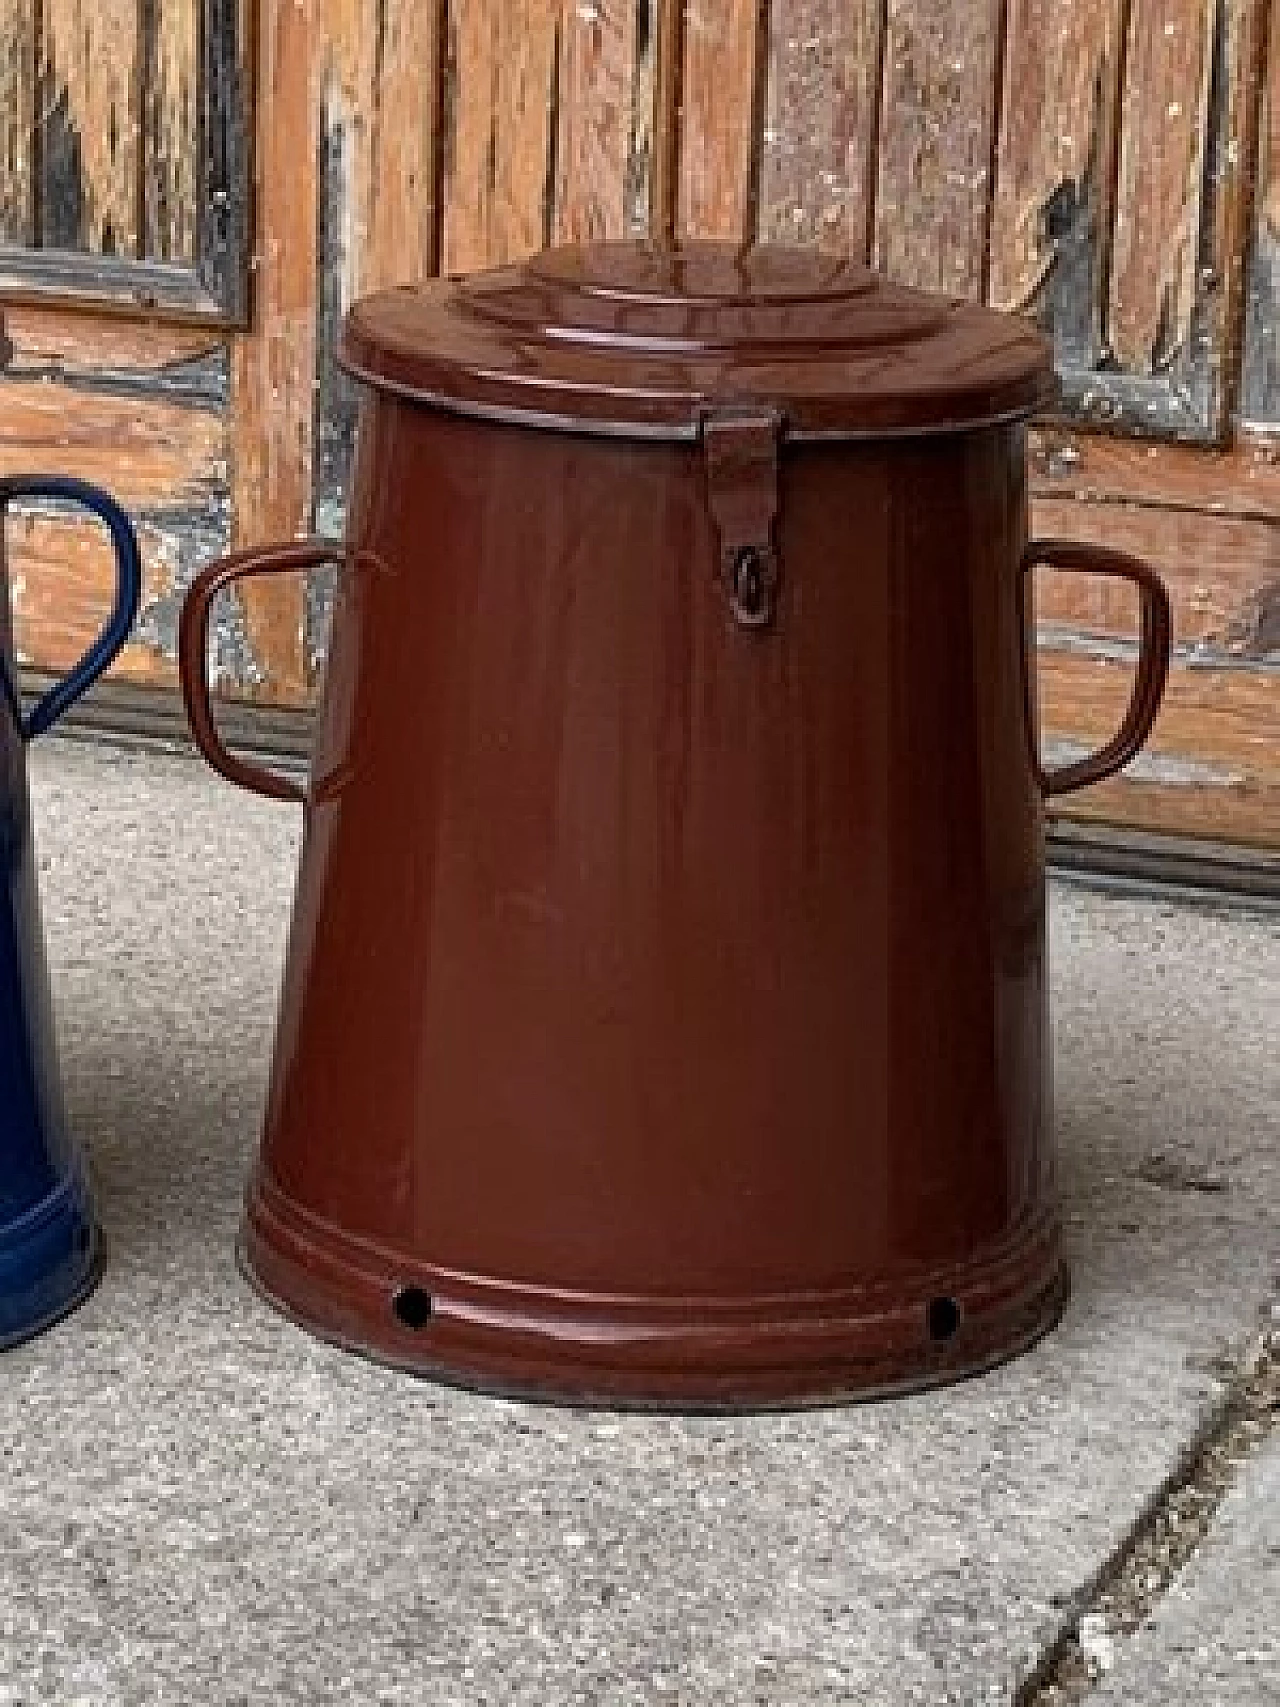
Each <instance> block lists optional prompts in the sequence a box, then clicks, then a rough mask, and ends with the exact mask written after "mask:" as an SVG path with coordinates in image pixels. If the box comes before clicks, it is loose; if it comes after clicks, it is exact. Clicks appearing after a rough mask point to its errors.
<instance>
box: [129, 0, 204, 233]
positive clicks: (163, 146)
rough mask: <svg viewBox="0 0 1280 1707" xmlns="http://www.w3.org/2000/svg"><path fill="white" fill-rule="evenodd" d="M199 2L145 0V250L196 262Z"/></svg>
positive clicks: (143, 92) (143, 5)
mask: <svg viewBox="0 0 1280 1707" xmlns="http://www.w3.org/2000/svg"><path fill="white" fill-rule="evenodd" d="M200 14H201V0H142V6H141V16H142V78H141V82H142V174H143V179H142V219H143V229H142V238H143V253H144V254H145V255H146V256H147V257H148V258H150V259H153V260H157V261H171V262H185V263H187V264H188V265H190V264H191V263H193V262H194V261H195V259H196V246H197V245H196V238H197V223H198V221H197V201H196V198H197V195H198V194H199V186H200V82H201V77H202V74H203V66H202V64H201V60H202V53H201V41H200V22H201V20H200Z"/></svg>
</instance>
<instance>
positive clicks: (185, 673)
mask: <svg viewBox="0 0 1280 1707" xmlns="http://www.w3.org/2000/svg"><path fill="white" fill-rule="evenodd" d="M344 561H345V553H344V551H343V549H342V547H341V546H340V545H337V544H335V543H334V542H333V541H332V540H327V539H307V540H299V541H298V542H297V543H296V544H294V545H280V546H274V547H272V548H270V549H267V550H262V551H241V552H237V553H235V554H234V555H233V556H231V557H224V558H222V559H221V560H220V561H219V562H217V563H211V564H210V565H209V567H208V568H207V569H204V570H202V571H201V573H200V574H199V575H197V576H196V578H195V580H194V581H193V582H192V583H191V587H190V589H189V590H188V592H187V596H186V598H185V600H184V601H183V605H182V615H181V618H180V620H179V624H178V671H179V675H180V677H181V681H182V697H183V699H184V701H185V702H186V707H187V719H188V721H189V723H190V725H191V733H192V735H193V736H194V738H195V743H196V745H197V746H198V747H199V749H200V751H201V752H202V753H203V754H204V756H205V758H206V759H207V760H208V762H209V764H210V765H211V766H212V767H213V769H214V770H216V771H217V772H218V774H219V776H224V777H226V779H227V781H228V782H234V783H236V784H237V785H238V786H239V787H240V788H247V789H248V790H249V791H250V793H252V794H262V795H265V796H266V797H267V799H269V800H288V801H292V802H293V803H294V804H295V805H299V804H305V802H306V799H307V790H306V789H305V788H301V787H299V786H298V784H297V783H295V782H290V781H289V780H288V778H286V777H282V776H275V775H273V773H272V772H271V771H269V770H264V769H263V768H262V767H261V766H259V765H251V764H249V763H247V762H246V761H245V760H244V759H237V758H235V757H234V756H233V755H232V754H231V753H229V752H228V751H227V749H226V748H225V747H224V746H223V744H222V741H221V739H220V738H219V735H218V731H217V727H216V725H215V723H214V719H213V708H212V706H211V705H210V703H209V668H208V659H209V611H210V607H211V606H212V604H213V601H214V599H215V597H216V596H217V595H218V594H219V593H220V592H221V591H222V589H223V588H224V587H229V586H230V585H231V584H232V582H234V581H240V580H244V579H246V578H247V577H249V576H252V575H284V574H297V573H300V572H302V571H305V570H307V569H318V568H319V567H320V566H321V565H322V564H325V563H332V564H336V565H337V566H338V567H339V568H340V567H341V566H342V564H343V563H344Z"/></svg>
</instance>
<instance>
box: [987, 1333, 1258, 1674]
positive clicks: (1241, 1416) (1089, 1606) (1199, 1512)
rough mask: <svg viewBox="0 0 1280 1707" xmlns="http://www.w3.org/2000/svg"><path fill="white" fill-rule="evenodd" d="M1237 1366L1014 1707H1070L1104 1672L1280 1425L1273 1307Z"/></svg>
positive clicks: (1078, 1597)
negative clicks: (1249, 1462) (1244, 1467)
mask: <svg viewBox="0 0 1280 1707" xmlns="http://www.w3.org/2000/svg"><path fill="white" fill-rule="evenodd" d="M1263 1321H1264V1326H1263V1328H1262V1330H1261V1332H1260V1334H1259V1335H1258V1336H1257V1337H1255V1338H1254V1340H1253V1341H1252V1342H1251V1343H1250V1345H1249V1346H1248V1348H1247V1349H1246V1351H1245V1352H1244V1354H1243V1356H1241V1357H1240V1359H1239V1360H1238V1361H1237V1363H1236V1364H1235V1366H1234V1369H1233V1371H1232V1373H1231V1375H1230V1377H1229V1379H1228V1381H1227V1384H1226V1387H1225V1389H1224V1391H1223V1393H1222V1394H1221V1396H1220V1397H1219V1398H1218V1400H1217V1402H1216V1403H1215V1404H1214V1405H1213V1406H1212V1408H1211V1409H1210V1411H1209V1412H1208V1414H1207V1415H1206V1416H1205V1418H1204V1420H1203V1422H1202V1423H1201V1425H1200V1427H1199V1428H1198V1429H1197V1430H1196V1432H1195V1434H1194V1435H1193V1437H1192V1439H1191V1441H1190V1442H1189V1443H1188V1445H1187V1447H1186V1449H1185V1451H1184V1452H1183V1453H1182V1455H1181V1456H1180V1458H1179V1460H1178V1463H1177V1464H1176V1465H1175V1466H1174V1468H1173V1470H1172V1471H1171V1472H1170V1474H1169V1475H1168V1476H1167V1477H1166V1478H1165V1480H1164V1482H1163V1483H1162V1484H1161V1485H1160V1487H1159V1488H1158V1489H1157V1490H1156V1493H1155V1494H1154V1495H1153V1497H1152V1498H1151V1499H1150V1500H1149V1501H1148V1502H1147V1504H1146V1506H1145V1507H1144V1508H1143V1510H1142V1511H1141V1512H1140V1513H1139V1515H1138V1517H1137V1519H1136V1521H1135V1522H1134V1524H1133V1526H1132V1528H1131V1529H1130V1530H1129V1532H1128V1534H1127V1535H1126V1536H1125V1537H1124V1539H1123V1540H1122V1541H1121V1542H1120V1544H1119V1546H1118V1547H1117V1548H1116V1549H1115V1551H1114V1552H1113V1553H1112V1554H1111V1555H1110V1557H1109V1558H1108V1559H1107V1560H1106V1561H1105V1562H1104V1564H1103V1565H1102V1566H1101V1568H1100V1569H1099V1570H1098V1571H1097V1572H1096V1573H1095V1575H1094V1576H1093V1577H1092V1579H1091V1580H1090V1581H1089V1582H1088V1583H1086V1584H1085V1586H1084V1587H1083V1588H1082V1589H1081V1590H1080V1591H1079V1593H1077V1594H1076V1595H1075V1597H1074V1598H1073V1601H1072V1603H1071V1606H1070V1608H1069V1610H1068V1612H1067V1615H1066V1617H1065V1619H1064V1621H1063V1624H1062V1626H1061V1628H1060V1629H1059V1631H1058V1634H1057V1636H1056V1637H1055V1638H1054V1640H1053V1641H1052V1642H1051V1643H1050V1644H1049V1646H1048V1647H1047V1648H1046V1650H1045V1652H1044V1653H1043V1654H1042V1655H1041V1658H1040V1660H1039V1661H1038V1663H1037V1664H1036V1665H1035V1666H1034V1667H1033V1669H1032V1670H1031V1672H1030V1673H1029V1674H1028V1675H1027V1676H1026V1677H1025V1678H1024V1679H1023V1681H1022V1683H1021V1684H1020V1685H1019V1687H1018V1689H1017V1690H1016V1691H1015V1693H1014V1696H1013V1707H1075V1704H1076V1703H1078V1702H1081V1701H1083V1700H1084V1699H1085V1698H1086V1697H1087V1696H1089V1695H1090V1694H1092V1692H1093V1691H1094V1689H1095V1688H1096V1687H1097V1686H1098V1684H1099V1683H1100V1682H1101V1681H1102V1679H1103V1677H1104V1676H1105V1675H1106V1673H1107V1672H1108V1671H1110V1670H1111V1668H1112V1665H1113V1663H1114V1657H1115V1647H1116V1644H1117V1641H1118V1639H1122V1638H1124V1637H1126V1636H1131V1635H1132V1634H1133V1633H1134V1631H1136V1630H1137V1629H1138V1628H1139V1627H1140V1626H1141V1625H1142V1624H1143V1623H1144V1622H1145V1621H1146V1620H1147V1619H1148V1618H1149V1617H1150V1616H1151V1614H1152V1612H1153V1611H1154V1610H1155V1607H1156V1606H1157V1604H1158V1603H1159V1602H1160V1600H1162V1599H1163V1597H1164V1596H1165V1594H1167V1592H1168V1590H1169V1587H1170V1585H1171V1584H1172V1583H1173V1581H1174V1579H1175V1578H1176V1577H1177V1576H1178V1575H1179V1574H1180V1573H1181V1572H1182V1571H1183V1570H1184V1569H1185V1567H1186V1565H1187V1564H1188V1562H1189V1561H1190V1559H1191V1558H1192V1557H1193V1555H1194V1554H1195V1552H1196V1550H1197V1549H1198V1547H1199V1545H1200V1543H1201V1541H1203V1539H1204V1537H1205V1536H1206V1535H1207V1534H1208V1532H1209V1529H1210V1527H1211V1525H1212V1523H1213V1519H1214V1517H1215V1515H1216V1513H1217V1511H1218V1507H1219V1506H1220V1505H1221V1503H1222V1500H1223V1497H1224V1496H1225V1494H1226V1492H1227V1490H1228V1488H1230V1487H1231V1485H1232V1484H1233V1483H1234V1482H1235V1480H1236V1478H1237V1477H1238V1475H1239V1473H1240V1469H1241V1466H1242V1465H1243V1464H1244V1463H1245V1461H1246V1460H1247V1459H1248V1458H1250V1457H1251V1456H1252V1455H1253V1454H1254V1453H1255V1452H1257V1450H1258V1449H1259V1447H1260V1446H1261V1445H1262V1444H1263V1442H1264V1441H1265V1440H1266V1439H1267V1438H1268V1437H1269V1436H1270V1434H1271V1433H1272V1432H1273V1430H1274V1429H1275V1428H1276V1427H1277V1424H1278V1423H1280V1304H1275V1303H1272V1304H1270V1305H1268V1306H1266V1307H1264V1311H1263Z"/></svg>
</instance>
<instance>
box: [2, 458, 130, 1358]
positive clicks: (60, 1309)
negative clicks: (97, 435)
mask: <svg viewBox="0 0 1280 1707" xmlns="http://www.w3.org/2000/svg"><path fill="white" fill-rule="evenodd" d="M14 497H40V498H50V497H51V498H54V499H58V500H72V501H75V502H77V503H81V504H84V505H86V506H87V507H88V508H90V509H92V510H94V511H95V512H96V513H97V514H98V515H100V516H101V517H102V518H103V520H104V521H105V522H106V523H107V525H108V528H109V529H110V531H111V535H112V541H113V544H114V546H115V549H116V560H117V575H118V585H117V594H116V607H115V610H114V611H113V613H112V616H111V620H110V621H109V623H108V625H107V627H106V629H105V630H104V632H103V633H102V635H101V636H100V637H99V639H98V641H97V642H96V644H95V645H94V646H93V647H92V648H91V649H90V651H89V652H88V653H87V654H86V656H85V658H84V659H82V660H81V662H80V664H79V665H77V667H76V669H75V670H73V671H72V672H71V674H70V675H69V676H68V677H67V678H66V679H65V680H63V681H62V682H59V683H58V684H57V685H56V686H55V687H54V688H53V689H52V690H51V691H50V692H49V693H48V694H46V695H45V697H44V698H43V699H42V700H41V701H40V702H39V703H38V704H37V705H36V706H35V707H34V708H33V709H32V710H31V711H30V712H25V713H24V711H23V709H22V705H21V701H20V699H19V695H18V689H17V670H16V664H15V657H14V647H13V638H12V614H11V609H10V602H9V588H8V577H7V575H3V574H0V876H2V878H3V885H2V890H0V1349H3V1348H4V1347H6V1346H10V1345H13V1344H15V1343H17V1342H18V1341H20V1340H24V1339H27V1338H29V1337H30V1336H31V1335H32V1334H35V1333H38V1332H39V1331H40V1330H41V1329H42V1328H44V1327H46V1326H48V1325H49V1324H50V1323H51V1322H53V1321H56V1320H57V1319H58V1318H59V1317H61V1316H63V1315H65V1314H66V1313H67V1312H68V1311H69V1310H71V1309H72V1308H73V1307H74V1306H75V1305H76V1304H78V1303H79V1302H80V1301H81V1300H82V1299H83V1298H84V1297H86V1296H87V1295H88V1293H89V1292H91V1291H92V1289H93V1287H94V1285H95V1283H96V1281H97V1278H98V1275H99V1273H100V1270H101V1255H102V1239H101V1234H100V1232H99V1229H98V1225H97V1221H96V1218H95V1215H94V1208H93V1201H92V1194H91V1191H90V1187H89V1181H88V1177H87V1174H86V1171H85V1167H84V1163H83V1159H82V1156H81V1153H80V1150H79V1147H78V1146H77V1144H76V1143H75V1141H74V1138H73V1136H72V1133H71V1131H70V1128H69V1126H68V1123H67V1116H66V1109H65V1106H64V1103H63V1096H62V1086H61V1079H60V1074H59V1070H58V1054H57V1041H56V1034H55V1030H54V1016H53V998H52V991H51V986H50V981H49V973H48V967H47V964H46V959H45V948H44V931H43V928H42V924H41V917H40V896H39V888H38V883H37V866H36V851H35V838H34V834H33V829H32V819H31V798H30V791H29V789H28V784H27V762H26V748H27V744H28V743H29V742H30V741H31V739H32V738H33V737H34V736H35V735H38V734H40V733H42V732H43V731H44V730H45V729H48V728H49V727H50V726H51V725H52V723H53V722H54V721H55V720H56V719H57V718H58V717H59V716H60V715H61V714H62V712H63V711H64V710H66V708H67V706H68V705H70V704H71V703H72V702H73V701H74V700H75V699H76V698H78V697H79V695H80V694H81V693H83V692H84V690H85V688H87V687H88V686H89V684H90V683H91V682H92V681H93V680H95V679H96V677H97V676H98V675H100V674H101V673H102V671H103V670H104V669H105V668H106V667H107V665H108V664H109V663H110V662H111V660H112V659H113V658H114V657H115V655H116V653H117V652H118V651H119V650H120V647H121V646H122V645H123V644H124V641H125V639H126V638H127V636H128V632H129V629H130V627H131V626H132V623H133V619H134V616H135V614H136V612H137V606H138V597H139V592H140V584H141V573H140V566H139V561H138V549H137V542H136V540H135V538H134V534H133V530H132V528H131V527H130V525H129V522H128V521H127V519H126V518H125V516H124V515H123V513H122V512H121V511H120V510H119V509H118V508H117V506H116V505H115V503H114V502H113V500H112V499H110V498H109V497H107V496H106V494H105V493H102V492H99V491H98V490H97V489H96V488H94V487H89V486H86V485H84V484H83V483H82V482H80V481H72V480H61V479H56V478H48V479H44V478H41V479H4V480H0V519H2V517H3V511H4V509H5V507H6V506H7V504H8V502H9V500H10V499H12V498H14Z"/></svg>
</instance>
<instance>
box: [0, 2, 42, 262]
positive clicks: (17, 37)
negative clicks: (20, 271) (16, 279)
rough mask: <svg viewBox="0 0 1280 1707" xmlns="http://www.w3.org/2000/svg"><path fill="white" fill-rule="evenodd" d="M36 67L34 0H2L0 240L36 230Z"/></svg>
mask: <svg viewBox="0 0 1280 1707" xmlns="http://www.w3.org/2000/svg"><path fill="white" fill-rule="evenodd" d="M35 69H36V16H35V0H0V243H30V242H31V240H32V237H33V236H34V234H35V227H34V213H35V210H34V204H33V198H32V178H31V128H32V124H33V122H34V117H35V100H34V96H35Z"/></svg>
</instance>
